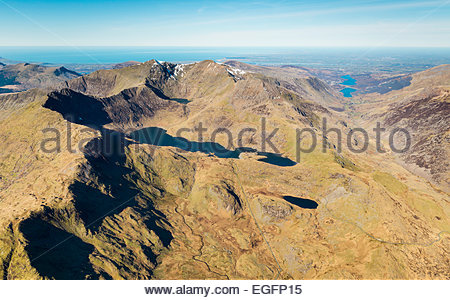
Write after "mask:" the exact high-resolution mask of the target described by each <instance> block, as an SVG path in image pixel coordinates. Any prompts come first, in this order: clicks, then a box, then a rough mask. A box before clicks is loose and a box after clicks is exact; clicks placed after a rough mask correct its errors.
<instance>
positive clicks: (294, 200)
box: [283, 196, 319, 209]
mask: <svg viewBox="0 0 450 300" xmlns="http://www.w3.org/2000/svg"><path fill="white" fill-rule="evenodd" d="M283 199H284V200H286V201H287V202H289V203H291V204H293V205H296V206H298V207H301V208H307V209H316V208H317V206H319V204H318V203H317V202H316V201H314V200H310V199H306V198H300V197H294V196H283Z"/></svg>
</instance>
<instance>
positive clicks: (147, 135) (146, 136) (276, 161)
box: [130, 127, 297, 167]
mask: <svg viewBox="0 0 450 300" xmlns="http://www.w3.org/2000/svg"><path fill="white" fill-rule="evenodd" d="M130 137H131V138H132V139H134V140H135V141H137V142H139V143H143V144H150V145H155V146H171V147H176V148H179V149H181V150H183V151H187V152H202V153H206V154H212V155H215V156H217V157H219V158H239V155H240V154H241V153H244V152H254V153H257V154H258V155H260V156H265V158H261V159H259V160H258V161H261V162H265V163H268V164H272V165H276V166H280V167H288V166H294V165H296V164H297V163H296V162H295V161H293V160H291V159H289V158H287V157H283V156H281V154H277V153H270V152H258V151H256V150H255V149H253V148H247V147H243V148H237V149H235V150H229V149H227V148H225V147H224V146H222V145H220V144H218V143H215V142H194V141H189V140H187V139H185V138H183V137H174V136H171V135H169V134H167V131H166V130H165V129H162V128H159V127H147V128H143V129H139V130H136V131H133V132H132V133H131V134H130Z"/></svg>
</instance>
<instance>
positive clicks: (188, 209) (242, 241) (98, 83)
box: [0, 61, 450, 279]
mask: <svg viewBox="0 0 450 300" xmlns="http://www.w3.org/2000/svg"><path fill="white" fill-rule="evenodd" d="M305 80H306V81H305V86H304V87H302V88H304V89H305V90H307V89H314V90H315V91H316V92H315V93H318V94H323V97H325V98H326V97H330V95H329V94H327V90H328V89H329V88H328V87H327V86H326V84H324V83H323V82H320V81H316V80H315V79H305ZM299 84H300V83H299ZM302 84H303V83H302ZM300 85H301V84H300ZM323 99H324V98H323ZM315 100H316V99H315V98H314V96H313V94H311V95H310V96H309V97H305V95H304V94H302V93H300V92H298V91H297V90H295V89H290V88H289V87H287V86H286V85H284V84H280V80H278V79H276V78H273V77H267V76H264V75H262V74H259V73H248V72H244V71H242V70H239V69H236V68H230V66H227V65H220V64H216V63H214V62H212V61H204V62H200V63H195V64H189V65H176V64H170V63H163V64H161V63H158V62H156V61H149V62H146V63H143V64H139V65H133V66H130V67H125V68H121V69H115V70H108V71H98V72H95V73H93V74H90V75H87V76H83V77H80V78H76V79H74V80H71V81H69V82H67V83H66V84H65V85H64V88H61V89H58V90H54V91H51V92H49V93H46V92H43V91H41V92H40V93H36V94H34V93H33V94H30V92H26V93H20V94H16V95H14V97H12V95H8V96H2V97H0V142H1V143H2V144H3V145H5V146H4V148H2V150H3V151H2V152H1V153H0V178H1V184H0V199H1V201H0V261H1V263H0V276H2V278H3V279H32V278H33V279H37V278H49V279H52V278H53V279H97V278H105V279H110V278H112V279H121V278H126V279H150V278H152V279H228V278H230V279H278V278H280V279H281V278H282V279H291V278H295V279H301V278H328V279H335V278H336V279H355V278H364V279H374V278H378V279H385V278H396V279H397V278H404V279H406V278H449V276H450V274H449V271H448V268H447V266H448V253H447V249H448V246H449V240H448V238H447V236H446V233H445V232H446V231H448V230H449V229H450V228H449V220H448V213H447V211H448V201H447V200H446V197H447V195H446V194H445V193H443V192H442V191H439V190H436V189H434V188H433V187H431V186H430V185H429V184H428V182H427V181H426V180H424V179H423V178H421V177H418V176H415V175H413V174H411V173H410V172H408V171H407V170H405V169H404V168H403V167H402V166H401V165H399V164H397V163H396V162H395V160H394V159H393V158H392V157H390V156H386V155H378V154H377V153H375V152H373V145H371V148H370V149H369V151H368V153H362V154H355V153H349V152H347V151H344V152H342V153H337V151H336V149H335V148H334V146H335V145H336V141H335V138H334V137H332V136H326V137H325V138H324V139H325V141H322V136H321V133H320V130H321V126H322V123H321V121H320V120H321V117H323V116H326V117H327V118H328V122H329V123H328V124H329V125H330V126H331V125H333V126H339V128H342V129H343V130H351V126H352V122H351V120H347V119H343V118H344V117H345V115H344V114H343V113H340V112H336V111H334V110H333V109H330V108H329V107H328V106H326V105H321V104H320V103H321V102H320V101H315ZM334 101H336V102H339V99H335V100H334ZM2 103H3V105H2ZM4 103H7V105H6V104H4ZM405 109H406V108H405ZM262 118H264V119H262ZM394 119H395V118H394ZM394 119H392V120H394ZM395 120H396V119H395ZM396 122H398V121H396ZM200 123H201V124H202V126H203V127H205V128H206V130H205V131H204V132H203V136H199V132H198V130H197V129H196V128H198V126H199V124H200ZM49 127H51V128H53V129H55V130H57V131H55V130H53V129H52V130H45V129H46V128H47V129H48V128H49ZM249 128H250V129H254V130H250V131H249V130H248V129H249ZM263 128H265V129H266V131H267V134H266V135H270V134H271V133H272V132H275V134H274V135H273V137H272V138H270V142H271V143H272V144H273V146H274V147H275V148H276V149H273V147H272V146H270V145H268V144H267V143H266V144H263V143H262V141H263V139H264V137H263V135H262V134H261V133H262V129H263ZM297 128H309V129H311V131H313V132H319V134H318V136H317V143H318V144H319V145H322V142H323V144H325V145H326V149H325V150H326V151H325V152H323V151H322V148H321V147H317V149H315V150H313V151H311V152H305V153H301V160H300V162H299V163H296V162H295V161H294V160H295V159H296V154H297V153H296V151H295V150H296V145H295V144H296V142H295V137H296V129H297ZM217 129H227V130H228V131H229V133H230V135H231V137H229V136H228V134H227V133H226V132H224V131H216V133H215V138H213V137H214V135H213V133H214V131H215V130H217ZM180 130H183V131H182V136H178V135H177V132H178V133H179V132H180ZM243 130H244V133H245V134H240V133H242V132H243ZM245 130H247V131H245ZM137 133H142V134H144V136H143V137H142V138H141V137H140V135H139V134H137ZM158 135H160V136H159V138H158ZM266 138H267V136H266ZM310 141H311V140H310V139H307V138H306V139H304V140H303V142H302V143H306V142H310ZM302 145H303V144H302ZM303 146H305V145H303ZM306 146H307V145H306ZM224 149H225V151H228V152H226V153H225V154H224V153H221V152H220V151H222V150H224ZM276 150H278V151H276ZM275 152H280V153H279V154H277V153H275ZM228 154H230V155H228ZM286 199H288V200H289V199H290V200H289V201H287V200H286ZM293 199H294V200H293ZM296 201H300V202H296ZM302 201H306V202H308V203H314V204H315V205H313V206H311V205H308V203H303V202H302Z"/></svg>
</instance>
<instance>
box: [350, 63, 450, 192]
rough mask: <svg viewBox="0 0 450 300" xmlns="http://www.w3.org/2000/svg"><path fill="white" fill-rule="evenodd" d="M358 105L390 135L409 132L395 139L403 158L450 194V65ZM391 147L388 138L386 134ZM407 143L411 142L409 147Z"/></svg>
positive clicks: (370, 96)
mask: <svg viewBox="0 0 450 300" xmlns="http://www.w3.org/2000/svg"><path fill="white" fill-rule="evenodd" d="M363 99H364V101H363V102H362V103H361V104H358V105H356V106H355V109H356V110H357V111H360V112H362V113H363V119H365V122H367V123H369V124H372V126H374V124H375V122H380V123H381V125H382V127H384V128H386V129H387V132H392V131H393V130H395V129H396V128H404V129H406V130H407V135H408V136H409V141H407V140H406V137H405V134H402V133H399V134H397V135H396V136H394V138H393V143H394V145H395V147H396V148H397V149H400V150H401V149H406V151H404V152H402V153H398V156H399V157H400V159H401V160H402V161H403V162H404V164H405V165H406V166H407V167H408V169H410V170H411V171H413V172H415V173H417V174H420V175H421V176H425V177H426V178H428V179H430V180H431V181H432V182H434V183H436V184H438V185H439V186H440V187H441V188H444V189H445V190H447V191H449V188H450V178H449V176H448V170H449V164H448V157H449V155H450V153H449V149H450V140H449V131H450V125H449V124H450V117H449V116H450V66H449V65H443V66H439V67H435V68H432V69H429V70H426V71H423V72H419V73H416V74H414V75H413V76H412V80H411V85H409V86H407V87H405V88H403V89H400V90H398V91H392V92H389V93H387V94H383V95H380V94H371V95H367V96H366V97H365V98H363ZM384 138H385V143H386V144H388V143H389V141H388V138H389V137H388V135H387V134H385V135H384ZM407 143H410V146H409V147H408V145H407Z"/></svg>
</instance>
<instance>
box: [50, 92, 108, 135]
mask: <svg viewBox="0 0 450 300" xmlns="http://www.w3.org/2000/svg"><path fill="white" fill-rule="evenodd" d="M43 106H44V107H45V108H48V109H51V110H53V111H56V112H59V113H60V114H61V115H63V117H64V119H66V120H68V121H70V122H73V123H76V124H81V125H87V126H95V127H100V126H103V125H105V124H107V123H110V122H111V119H110V117H109V116H108V114H107V113H106V111H105V107H104V105H103V103H102V102H101V101H100V100H98V99H96V98H94V97H90V96H86V95H84V94H81V93H77V92H75V91H72V90H69V89H63V90H61V91H60V92H52V93H50V94H49V95H48V100H47V101H46V102H45V103H44V105H43Z"/></svg>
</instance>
